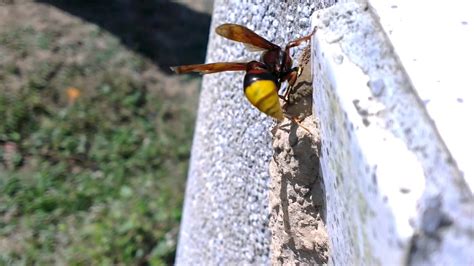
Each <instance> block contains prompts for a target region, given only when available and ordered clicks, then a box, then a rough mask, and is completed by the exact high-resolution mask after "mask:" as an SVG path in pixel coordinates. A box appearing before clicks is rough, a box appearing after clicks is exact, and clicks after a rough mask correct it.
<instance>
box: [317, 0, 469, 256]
mask: <svg viewBox="0 0 474 266" xmlns="http://www.w3.org/2000/svg"><path fill="white" fill-rule="evenodd" d="M318 16H320V17H319V18H318ZM312 22H313V26H320V27H321V29H319V31H318V32H317V34H316V35H315V37H314V38H313V52H312V56H313V80H314V82H313V86H314V102H315V105H314V106H315V112H316V113H317V114H318V116H319V118H320V121H321V129H322V132H321V133H322V141H323V147H322V159H321V165H322V172H323V177H324V181H325V187H326V194H327V197H328V202H327V204H328V207H327V209H328V214H327V217H328V219H327V223H328V233H329V235H330V238H331V244H332V247H331V248H332V250H331V254H332V255H331V256H332V260H331V261H332V263H333V264H341V263H354V262H355V261H358V260H360V262H363V263H366V264H373V263H381V262H384V261H390V262H392V263H393V264H404V263H406V262H408V261H410V259H411V257H410V252H411V251H412V244H413V243H412V241H413V237H414V236H415V235H416V234H419V233H420V232H421V233H422V234H424V233H426V232H427V230H429V228H430V226H433V222H432V220H433V219H429V220H427V219H426V213H427V210H430V208H431V207H432V202H434V201H435V200H433V199H438V198H440V200H439V201H440V206H439V209H437V210H436V211H437V212H438V214H437V215H438V216H437V217H448V218H447V219H451V221H454V219H455V218H456V216H457V215H458V214H461V215H462V212H463V211H462V209H463V208H462V207H460V206H461V202H463V201H465V200H466V199H467V200H468V201H470V202H472V193H471V192H470V191H469V188H468V187H467V185H466V183H465V182H464V180H463V178H462V173H461V172H460V170H459V169H458V168H457V166H456V164H455V162H454V161H453V160H452V157H451V155H450V153H449V151H448V149H447V148H446V146H445V144H444V142H443V140H442V139H441V138H440V136H439V134H438V132H437V130H436V128H435V126H434V123H433V122H432V120H431V118H430V117H429V116H428V115H427V113H426V110H425V108H424V106H423V104H422V102H421V101H419V99H418V96H417V95H416V93H415V92H414V90H413V87H412V84H411V82H410V79H409V78H408V76H407V75H406V73H405V70H404V69H403V67H402V65H401V64H400V62H399V61H398V60H397V57H396V55H395V54H393V48H392V47H391V44H390V43H389V42H388V41H387V39H386V38H385V33H384V32H383V30H382V29H381V28H380V27H379V25H378V21H376V20H375V18H374V16H373V14H372V13H371V10H370V8H369V6H367V5H364V4H356V3H347V4H340V5H338V6H335V7H333V8H330V9H327V10H322V11H320V12H316V13H315V15H314V16H313V21H312ZM436 202H437V201H436ZM442 219H444V218H440V219H439V223H438V224H436V225H434V226H435V227H436V228H438V229H439V228H441V220H442ZM434 220H436V219H434ZM471 225H472V224H471ZM465 226H467V228H469V226H470V225H469V222H467V224H464V225H460V227H462V228H465ZM451 244H452V242H451ZM447 245H448V246H447V247H448V249H449V245H450V244H449V243H448V244H447ZM451 246H452V245H451ZM443 248H445V249H446V245H445V247H441V248H440V250H442V249H443ZM467 248H469V245H467V247H465V248H464V251H465V250H466V249H467ZM458 251H459V250H458ZM441 253H442V252H441ZM441 253H440V254H441ZM460 253H462V251H461V252H460ZM440 256H441V258H443V259H444V261H450V260H449V259H450V256H456V254H455V253H452V251H451V253H450V252H449V251H447V253H442V254H441V255H440ZM433 257H435V256H433ZM463 259H468V257H464V258H463V257H461V258H460V262H463ZM427 261H429V260H427Z"/></svg>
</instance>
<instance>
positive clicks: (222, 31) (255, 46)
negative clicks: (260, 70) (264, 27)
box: [216, 24, 281, 50]
mask: <svg viewBox="0 0 474 266" xmlns="http://www.w3.org/2000/svg"><path fill="white" fill-rule="evenodd" d="M216 33H217V34H219V35H220V36H222V37H224V38H227V39H230V40H233V41H236V42H241V43H244V44H245V45H246V46H247V47H248V48H249V49H250V50H274V49H281V48H280V46H278V45H276V44H274V43H271V42H269V41H267V40H266V39H265V38H263V37H261V36H260V35H258V34H256V33H255V32H253V31H251V30H249V29H248V28H246V27H244V26H242V25H238V24H222V25H220V26H219V27H217V28H216Z"/></svg>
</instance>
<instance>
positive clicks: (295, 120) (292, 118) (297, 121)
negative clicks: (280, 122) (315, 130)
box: [284, 114, 313, 135]
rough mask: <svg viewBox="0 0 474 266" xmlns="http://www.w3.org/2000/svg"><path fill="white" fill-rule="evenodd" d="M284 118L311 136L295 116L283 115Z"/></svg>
mask: <svg viewBox="0 0 474 266" xmlns="http://www.w3.org/2000/svg"><path fill="white" fill-rule="evenodd" d="M284 116H285V117H286V118H288V119H289V120H291V122H293V123H295V124H297V125H298V126H300V127H301V128H302V129H304V130H306V132H308V133H309V134H310V135H313V134H312V133H311V131H310V130H309V129H308V128H307V127H305V126H303V125H302V124H301V120H300V119H298V117H296V116H289V115H286V114H285V115H284Z"/></svg>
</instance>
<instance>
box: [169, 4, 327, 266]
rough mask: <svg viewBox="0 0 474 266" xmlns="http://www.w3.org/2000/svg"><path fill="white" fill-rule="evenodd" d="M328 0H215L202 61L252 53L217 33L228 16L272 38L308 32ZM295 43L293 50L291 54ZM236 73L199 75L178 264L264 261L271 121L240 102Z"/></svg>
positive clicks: (251, 56) (279, 39)
mask: <svg viewBox="0 0 474 266" xmlns="http://www.w3.org/2000/svg"><path fill="white" fill-rule="evenodd" d="M331 2H332V1H327V2H325V3H322V4H318V5H317V4H316V2H314V1H310V0H294V1H281V2H276V1H272V0H254V1H224V0H222V1H216V2H215V5H214V14H213V20H212V24H211V35H210V41H209V45H208V56H207V62H217V61H248V60H250V59H256V58H258V56H259V55H258V54H256V53H249V52H248V51H245V49H244V46H243V45H241V44H238V43H235V42H231V41H229V40H226V39H223V38H221V37H218V36H216V34H215V33H214V29H215V27H217V26H218V25H220V24H222V23H225V22H230V23H238V24H242V25H245V26H247V27H249V28H250V29H252V30H254V31H256V32H257V33H258V34H260V35H262V36H264V37H266V38H268V39H269V40H270V41H273V42H275V43H277V44H279V45H284V44H285V43H286V42H287V41H288V40H290V39H294V38H297V37H300V36H302V35H305V34H308V33H309V32H310V23H311V21H310V15H311V14H312V13H313V11H314V10H315V9H319V8H322V7H325V6H328V5H329V3H331ZM299 51H300V50H298V49H296V54H298V53H299ZM242 79H243V73H221V74H213V75H208V76H205V78H204V80H203V89H202V92H201V98H200V104H199V105H200V106H199V112H198V120H197V124H196V131H195V137H194V143H193V150H192V155H191V165H190V170H189V176H188V184H187V191H186V200H185V206H184V213H183V220H182V226H181V231H180V239H179V244H178V251H177V258H176V259H177V261H176V263H177V264H178V265H190V264H229V263H232V264H268V263H270V257H269V256H270V255H269V253H270V231H269V227H268V223H269V215H270V211H269V208H268V189H269V171H268V164H269V161H270V158H271V153H272V150H271V136H270V132H269V131H270V129H271V128H272V123H273V122H272V120H271V119H269V118H267V117H266V116H265V115H263V114H261V113H259V112H258V111H257V110H255V109H254V108H253V107H251V105H250V104H249V103H248V102H247V101H246V99H245V97H244V96H243V88H242Z"/></svg>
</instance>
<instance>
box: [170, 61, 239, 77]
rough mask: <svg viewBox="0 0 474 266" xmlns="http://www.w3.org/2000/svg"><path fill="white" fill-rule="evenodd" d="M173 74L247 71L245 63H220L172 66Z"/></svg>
mask: <svg viewBox="0 0 474 266" xmlns="http://www.w3.org/2000/svg"><path fill="white" fill-rule="evenodd" d="M170 68H171V70H173V71H174V72H176V73H178V74H181V73H189V72H197V73H201V74H211V73H217V72H223V71H244V70H246V69H247V63H237V62H220V63H210V64H197V65H185V66H174V67H170Z"/></svg>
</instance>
